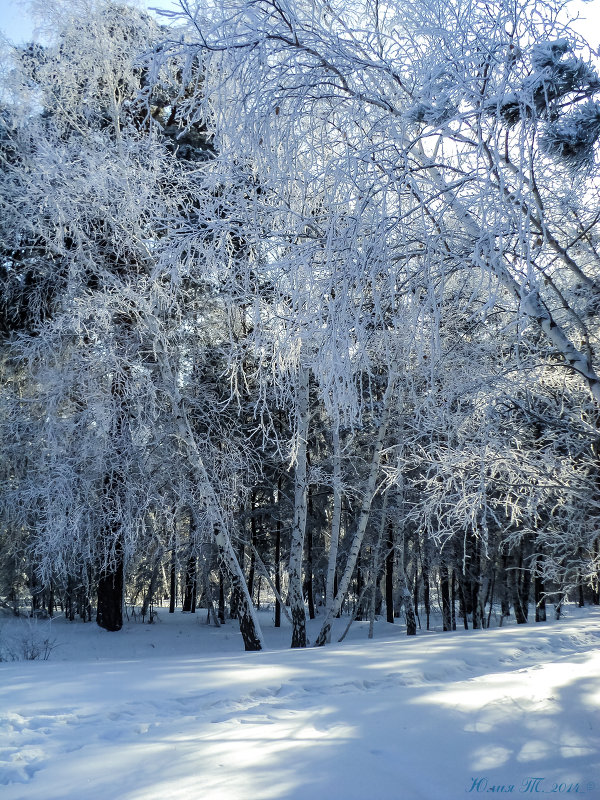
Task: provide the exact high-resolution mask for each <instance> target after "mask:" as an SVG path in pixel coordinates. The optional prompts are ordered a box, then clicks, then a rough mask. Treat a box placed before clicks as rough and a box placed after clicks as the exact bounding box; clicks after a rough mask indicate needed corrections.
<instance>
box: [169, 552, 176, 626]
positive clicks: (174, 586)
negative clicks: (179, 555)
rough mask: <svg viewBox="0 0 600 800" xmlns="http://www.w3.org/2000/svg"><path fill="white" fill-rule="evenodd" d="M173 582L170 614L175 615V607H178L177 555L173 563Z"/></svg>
mask: <svg viewBox="0 0 600 800" xmlns="http://www.w3.org/2000/svg"><path fill="white" fill-rule="evenodd" d="M170 577H171V580H170V587H169V614H174V613H175V606H176V605H177V565H176V564H175V553H173V559H172V561H171V576H170Z"/></svg>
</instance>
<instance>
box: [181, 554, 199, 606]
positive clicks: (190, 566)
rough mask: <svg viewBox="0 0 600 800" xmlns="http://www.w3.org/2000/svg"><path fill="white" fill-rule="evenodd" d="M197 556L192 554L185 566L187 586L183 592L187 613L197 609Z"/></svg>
mask: <svg viewBox="0 0 600 800" xmlns="http://www.w3.org/2000/svg"><path fill="white" fill-rule="evenodd" d="M196 581H197V578H196V556H190V557H189V558H188V560H187V564H186V567H185V588H184V593H183V605H182V610H183V611H185V612H187V613H190V612H191V613H192V614H193V613H194V612H195V611H196V591H197V583H196Z"/></svg>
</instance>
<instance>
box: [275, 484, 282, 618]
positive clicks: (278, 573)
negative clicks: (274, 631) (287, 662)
mask: <svg viewBox="0 0 600 800" xmlns="http://www.w3.org/2000/svg"><path fill="white" fill-rule="evenodd" d="M279 481H280V482H281V478H280V479H279ZM277 495H278V497H281V489H279V491H278V492H277ZM275 588H276V589H277V594H278V595H279V597H281V519H280V517H279V514H278V515H277V528H276V530H275ZM279 597H277V598H276V599H275V627H276V628H280V627H281V603H280V602H279Z"/></svg>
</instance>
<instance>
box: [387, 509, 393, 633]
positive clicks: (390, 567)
mask: <svg viewBox="0 0 600 800" xmlns="http://www.w3.org/2000/svg"><path fill="white" fill-rule="evenodd" d="M386 546H387V553H386V556H385V607H386V619H387V621H388V622H391V623H393V622H394V556H395V551H394V525H393V523H392V522H391V520H390V521H389V522H388V538H387V543H386Z"/></svg>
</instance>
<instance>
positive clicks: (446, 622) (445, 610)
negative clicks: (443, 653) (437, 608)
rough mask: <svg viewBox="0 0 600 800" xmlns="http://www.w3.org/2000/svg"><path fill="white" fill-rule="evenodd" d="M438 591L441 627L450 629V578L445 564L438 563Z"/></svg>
mask: <svg viewBox="0 0 600 800" xmlns="http://www.w3.org/2000/svg"><path fill="white" fill-rule="evenodd" d="M440 592H441V595H442V627H443V629H444V630H445V631H451V630H452V615H451V613H450V578H449V575H448V567H447V566H446V564H442V565H440Z"/></svg>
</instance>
